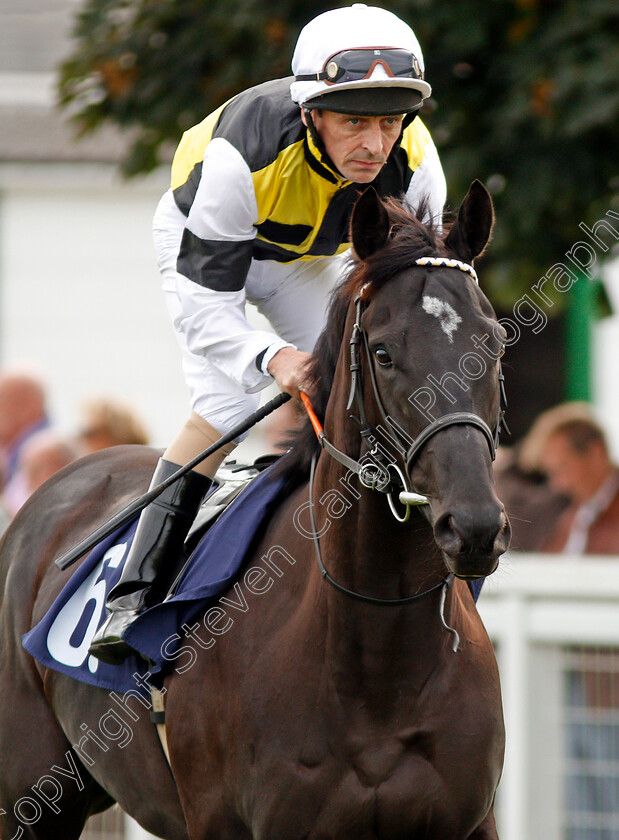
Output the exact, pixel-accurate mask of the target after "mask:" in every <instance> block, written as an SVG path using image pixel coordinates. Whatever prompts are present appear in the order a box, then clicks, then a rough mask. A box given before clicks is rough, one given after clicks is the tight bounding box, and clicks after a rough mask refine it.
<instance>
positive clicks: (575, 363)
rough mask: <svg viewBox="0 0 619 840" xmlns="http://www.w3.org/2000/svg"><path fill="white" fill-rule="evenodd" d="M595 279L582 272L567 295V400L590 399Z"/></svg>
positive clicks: (565, 385)
mask: <svg viewBox="0 0 619 840" xmlns="http://www.w3.org/2000/svg"><path fill="white" fill-rule="evenodd" d="M595 285H596V284H595V282H594V281H592V279H591V278H589V277H588V276H587V275H586V274H582V273H581V274H579V277H578V281H577V282H576V283H574V285H573V286H572V288H571V289H570V291H569V293H568V295H569V297H568V305H567V312H566V317H565V383H564V389H565V399H566V400H584V401H586V402H590V401H591V396H592V385H591V380H592V370H593V348H592V332H593V320H594V295H595Z"/></svg>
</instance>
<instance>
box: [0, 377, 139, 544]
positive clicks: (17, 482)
mask: <svg viewBox="0 0 619 840" xmlns="http://www.w3.org/2000/svg"><path fill="white" fill-rule="evenodd" d="M129 443H135V444H147V443H148V434H147V432H146V430H145V427H144V425H143V423H142V420H141V419H140V417H139V416H138V415H137V413H136V411H135V410H134V409H133V408H132V407H131V406H130V405H127V404H125V403H123V402H122V401H120V400H118V399H115V398H111V397H107V396H99V397H92V398H90V399H87V400H85V401H84V402H83V403H82V405H81V406H79V408H78V411H77V416H76V419H75V428H74V430H73V431H72V432H70V433H66V432H64V431H62V430H60V429H59V428H58V427H57V426H56V425H55V424H54V422H53V418H52V417H51V416H50V409H49V403H48V394H47V388H46V386H45V383H44V382H43V381H42V380H41V378H40V377H39V376H38V375H37V374H35V373H33V372H32V371H29V370H25V369H19V368H8V367H7V368H4V369H0V488H1V489H0V532H1V531H4V530H5V529H6V527H7V525H8V524H9V522H10V521H11V519H12V518H13V517H14V516H15V514H16V513H17V511H18V510H19V509H20V508H21V506H22V505H23V504H24V503H25V502H26V500H27V499H28V498H29V496H31V495H32V493H34V492H35V490H37V489H38V488H39V487H40V486H41V485H42V484H43V482H45V481H46V480H47V479H48V478H50V477H51V476H52V475H53V474H54V473H56V472H58V471H59V470H61V469H62V468H63V467H66V466H68V465H69V464H70V463H71V462H72V461H75V460H76V459H77V458H80V457H82V456H83V455H88V454H89V453H91V452H95V451H97V450H98V449H103V448H105V447H108V446H117V445H120V444H129Z"/></svg>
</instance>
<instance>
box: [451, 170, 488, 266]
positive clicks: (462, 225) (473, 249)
mask: <svg viewBox="0 0 619 840" xmlns="http://www.w3.org/2000/svg"><path fill="white" fill-rule="evenodd" d="M493 225H494V208H493V207H492V199H491V198H490V193H489V192H488V190H487V189H486V188H485V187H484V185H483V184H482V182H481V181H477V180H475V181H473V183H472V184H471V186H470V187H469V191H468V192H467V194H466V197H465V199H464V201H463V202H462V204H461V205H460V210H459V211H458V218H457V219H456V221H455V223H454V224H453V226H452V228H451V230H450V231H449V234H448V235H447V238H446V239H445V245H446V246H447V247H448V248H449V250H450V251H452V252H453V253H454V254H456V256H457V257H459V258H460V259H461V260H464V261H465V262H467V261H469V262H470V261H471V260H473V259H475V257H478V256H479V255H480V254H481V253H482V252H483V250H484V248H485V247H486V245H487V244H488V240H489V239H490V235H491V233H492V226H493Z"/></svg>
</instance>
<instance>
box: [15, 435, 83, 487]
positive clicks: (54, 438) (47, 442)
mask: <svg viewBox="0 0 619 840" xmlns="http://www.w3.org/2000/svg"><path fill="white" fill-rule="evenodd" d="M78 455H79V452H78V449H77V446H76V445H75V444H74V443H72V442H71V441H69V440H67V439H66V438H64V437H63V436H62V435H60V434H59V433H58V432H56V431H54V430H52V429H43V431H41V432H37V434H35V435H32V437H30V438H29V439H28V441H27V442H26V443H25V444H24V446H23V447H22V450H21V453H20V457H19V468H20V471H21V472H22V474H23V476H24V483H25V487H26V490H27V492H28V495H31V494H32V493H34V491H35V490H37V489H38V488H39V487H40V486H41V485H42V484H43V482H45V481H47V479H48V478H51V476H52V475H54V473H56V472H58V470H61V469H62V468H63V467H66V466H67V464H70V463H71V462H72V461H74V460H75V459H76V458H77V457H78Z"/></svg>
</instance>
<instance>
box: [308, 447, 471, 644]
mask: <svg viewBox="0 0 619 840" xmlns="http://www.w3.org/2000/svg"><path fill="white" fill-rule="evenodd" d="M315 471H316V456H314V458H312V466H311V470H310V480H309V488H308V492H309V515H310V525H311V528H312V538H313V542H314V549H315V552H316V560H317V561H318V568H319V569H320V574H321V576H322V579H323V580H324V581H326V583H328V584H330V585H331V586H332V587H333V588H334V589H336V590H337V591H338V592H341V593H342V595H347V596H348V597H349V598H353V599H354V600H355V601H363V602H364V603H366V604H374V605H375V606H378V607H402V606H406V604H412V603H414V602H415V601H419V599H420V598H425V596H426V595H430V594H431V593H432V592H436V591H437V590H439V589H441V590H442V598H441V619H442V621H443V625H444V626H445V627H446V629H447V630H448V631H449V632H450V633H454V632H455V631H454V630H452V628H450V627H448V626H447V624H446V623H445V619H444V616H443V610H444V605H445V594H446V591H447V589H448V588H449V587H450V586H451V585H452V583H453V581H454V575H453V574H448V575H447V577H445V578H443V579H442V580H441V581H439V583H437V584H435V585H434V586H431V587H430V588H429V589H424V590H423V591H422V592H417V593H416V594H415V595H409V596H408V597H407V598H376V597H374V596H372V595H363V594H362V593H361V592H354V591H353V590H352V589H347V588H346V587H345V586H342V584H341V583H338V582H337V581H336V580H335V579H334V578H332V577H331V575H330V574H329V572H328V571H327V568H326V566H325V564H324V561H323V559H322V549H321V547H320V538H319V537H318V529H317V528H316V520H315V517H314V474H315ZM456 636H457V634H456ZM454 650H457V644H456V646H455V647H454Z"/></svg>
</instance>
